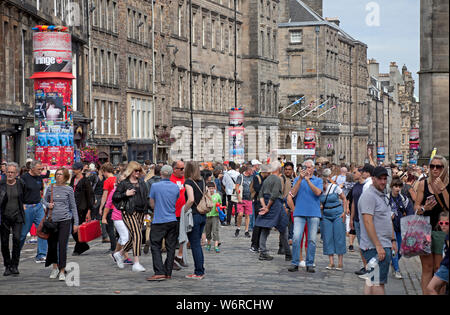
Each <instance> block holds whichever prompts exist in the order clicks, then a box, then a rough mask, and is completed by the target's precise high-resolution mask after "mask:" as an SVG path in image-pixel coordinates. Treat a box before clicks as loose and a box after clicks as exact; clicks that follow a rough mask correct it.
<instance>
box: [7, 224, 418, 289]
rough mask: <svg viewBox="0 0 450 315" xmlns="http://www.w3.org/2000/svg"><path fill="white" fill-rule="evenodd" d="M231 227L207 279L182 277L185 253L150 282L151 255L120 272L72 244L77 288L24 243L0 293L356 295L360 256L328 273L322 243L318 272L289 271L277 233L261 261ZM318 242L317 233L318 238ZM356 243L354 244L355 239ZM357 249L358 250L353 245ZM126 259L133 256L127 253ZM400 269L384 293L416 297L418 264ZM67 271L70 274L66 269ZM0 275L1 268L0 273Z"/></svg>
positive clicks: (98, 247) (95, 252)
mask: <svg viewBox="0 0 450 315" xmlns="http://www.w3.org/2000/svg"><path fill="white" fill-rule="evenodd" d="M234 231H235V227H234V226H230V227H222V228H221V229H220V236H221V239H222V245H221V253H215V252H214V251H211V252H206V251H205V250H204V255H205V269H206V277H205V278H204V279H203V280H201V281H193V280H189V279H186V278H185V276H186V275H188V274H190V273H192V272H193V260H192V255H191V252H190V250H189V251H188V264H189V267H188V268H186V269H182V270H180V271H174V272H173V275H172V279H171V280H166V281H162V282H149V281H146V278H147V277H149V276H152V275H153V268H152V258H151V253H149V254H148V255H143V256H142V257H141V263H142V265H143V266H144V267H145V268H146V271H145V272H143V273H135V272H132V271H131V266H125V269H123V270H120V269H118V267H117V266H116V264H115V263H114V262H113V260H112V259H111V257H110V256H109V255H108V253H107V251H108V249H109V244H102V243H101V239H97V240H96V241H93V242H91V243H90V245H91V249H90V250H89V251H88V252H86V253H85V254H83V255H81V256H77V257H73V256H71V253H72V249H73V245H74V243H73V240H72V238H71V242H70V243H69V251H68V261H67V262H68V264H69V263H71V262H75V263H78V264H79V267H80V286H78V287H77V286H72V287H70V286H68V285H67V284H66V283H65V282H59V281H58V280H51V279H49V275H50V271H51V270H50V268H47V269H45V268H44V266H43V264H36V263H35V261H34V256H35V254H36V245H31V244H26V245H25V246H24V249H23V250H22V255H21V263H20V265H19V271H20V275H19V276H18V277H12V276H9V277H3V276H0V294H63V295H69V294H82V295H92V294H106V295H109V294H122V295H123V294H125V295H129V294H146V295H180V294H181V295H200V294H203V295H204V294H207V295H304V294H307V295H360V294H363V289H364V280H361V279H359V278H358V277H357V276H356V275H355V274H354V271H356V270H359V269H360V267H361V266H360V262H359V254H358V253H357V252H356V251H355V252H348V253H347V254H346V255H345V256H344V270H343V271H336V270H333V271H330V270H326V269H325V267H326V266H327V264H328V258H327V257H326V256H324V255H323V254H322V244H321V242H320V240H319V241H318V244H317V251H316V265H317V267H316V273H314V274H310V273H306V271H305V269H300V270H299V272H294V273H291V272H288V270H287V269H288V267H289V265H290V262H286V261H285V260H284V256H281V255H276V252H277V250H278V235H279V234H278V232H276V231H273V232H272V233H271V234H270V237H269V239H268V248H269V249H270V253H271V255H273V256H274V257H275V258H274V259H273V260H272V261H259V260H258V254H255V253H252V252H250V251H249V247H250V239H249V238H245V237H244V236H243V233H241V236H239V237H238V238H237V239H236V238H235V237H234ZM318 239H320V235H318ZM355 244H357V242H356V241H355ZM355 248H356V249H357V246H355ZM130 257H132V256H131V255H130ZM400 268H401V271H402V274H403V277H404V279H402V280H397V279H395V278H393V277H392V275H391V274H390V276H389V280H388V284H387V285H386V294H387V295H417V294H421V289H420V261H419V259H418V258H417V257H415V258H410V259H406V258H402V259H401V260H400ZM68 271H69V270H68ZM1 272H2V274H3V269H2V270H1Z"/></svg>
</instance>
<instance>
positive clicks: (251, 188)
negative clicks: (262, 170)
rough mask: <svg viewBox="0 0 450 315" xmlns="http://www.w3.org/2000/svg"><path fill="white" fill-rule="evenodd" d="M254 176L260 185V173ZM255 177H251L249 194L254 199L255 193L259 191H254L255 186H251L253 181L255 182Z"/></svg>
mask: <svg viewBox="0 0 450 315" xmlns="http://www.w3.org/2000/svg"><path fill="white" fill-rule="evenodd" d="M255 178H257V179H258V183H259V185H261V183H262V179H261V177H260V175H259V174H258V175H256V176H255ZM255 178H253V180H252V182H251V183H250V194H251V196H252V199H255V197H256V194H258V193H259V191H256V190H255V188H254V187H253V183H254V182H255Z"/></svg>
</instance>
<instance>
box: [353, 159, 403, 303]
mask: <svg viewBox="0 0 450 315" xmlns="http://www.w3.org/2000/svg"><path fill="white" fill-rule="evenodd" d="M387 177H388V172H387V170H386V169H385V168H384V167H382V166H377V167H376V168H375V169H374V170H373V176H372V180H373V184H372V185H371V186H370V187H369V188H367V190H366V191H364V192H363V193H362V195H361V197H360V199H359V202H358V209H359V221H360V222H362V224H361V243H360V244H359V247H360V248H361V250H362V253H363V256H364V258H365V259H366V261H368V262H370V260H371V259H372V258H374V257H375V258H376V259H377V266H376V267H375V268H372V269H371V270H370V271H369V273H368V274H366V276H367V278H366V285H365V288H364V294H366V295H375V294H376V295H380V294H385V290H384V285H385V284H386V283H387V278H388V275H389V265H390V262H391V259H392V252H393V251H394V252H397V243H396V238H395V232H394V227H393V224H392V219H391V207H390V206H389V200H386V198H387V197H386V195H385V188H386V184H387Z"/></svg>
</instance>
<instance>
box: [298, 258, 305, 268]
mask: <svg viewBox="0 0 450 315" xmlns="http://www.w3.org/2000/svg"><path fill="white" fill-rule="evenodd" d="M299 267H302V268H306V262H305V261H304V260H302V261H301V262H300V265H299Z"/></svg>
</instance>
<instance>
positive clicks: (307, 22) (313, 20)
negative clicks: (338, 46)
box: [278, 0, 365, 45]
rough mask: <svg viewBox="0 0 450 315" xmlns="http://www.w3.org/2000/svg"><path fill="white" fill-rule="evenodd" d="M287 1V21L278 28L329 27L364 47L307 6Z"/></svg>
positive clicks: (297, 1)
mask: <svg viewBox="0 0 450 315" xmlns="http://www.w3.org/2000/svg"><path fill="white" fill-rule="evenodd" d="M287 1H289V21H288V22H285V23H279V24H278V26H279V27H298V26H315V25H316V26H320V25H326V26H329V27H331V28H333V29H335V30H336V31H338V33H339V34H340V35H341V36H343V37H345V38H347V39H349V40H351V41H353V42H357V43H360V44H363V45H365V44H364V43H362V42H360V41H357V40H356V39H354V38H353V37H351V36H350V35H349V34H347V33H346V32H345V31H344V30H343V29H342V28H340V27H339V26H338V25H336V24H335V23H333V22H330V21H327V20H326V19H324V18H323V17H321V16H320V15H319V14H317V13H316V12H315V11H314V10H313V9H311V8H310V7H309V6H308V5H307V4H305V3H304V2H303V1H301V0H287Z"/></svg>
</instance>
